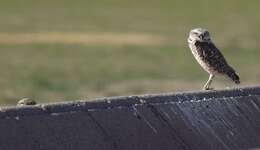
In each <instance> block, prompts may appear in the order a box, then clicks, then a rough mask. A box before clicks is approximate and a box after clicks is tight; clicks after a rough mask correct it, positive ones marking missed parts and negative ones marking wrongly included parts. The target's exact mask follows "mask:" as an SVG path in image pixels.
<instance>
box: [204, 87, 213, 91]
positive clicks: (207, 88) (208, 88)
mask: <svg viewBox="0 0 260 150" xmlns="http://www.w3.org/2000/svg"><path fill="white" fill-rule="evenodd" d="M203 90H206V91H209V90H214V88H210V87H206V88H203Z"/></svg>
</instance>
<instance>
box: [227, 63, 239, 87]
mask: <svg viewBox="0 0 260 150" xmlns="http://www.w3.org/2000/svg"><path fill="white" fill-rule="evenodd" d="M226 75H227V76H228V77H229V78H230V79H231V80H232V81H234V82H235V83H236V84H239V83H240V80H239V76H238V75H237V74H236V72H235V70H234V69H233V68H231V67H229V69H227V71H226Z"/></svg>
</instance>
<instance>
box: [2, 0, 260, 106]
mask: <svg viewBox="0 0 260 150" xmlns="http://www.w3.org/2000/svg"><path fill="white" fill-rule="evenodd" d="M259 10H260V1H256V0H252V1H250V2H247V1H242V0H230V1H224V0H219V1H207V0H197V1H194V2H193V1H186V0H162V1H155V0H152V1H148V0H131V1H130V0H101V1H96V0H86V1H84V0H75V1H71V0H63V1H61V0H56V1H51V0H45V1H35V0H27V1H26V2H25V1H20V0H12V1H3V2H1V5H0V20H1V22H0V52H1V55H0V68H1V73H0V88H1V91H0V99H1V100H0V104H1V105H13V104H15V103H16V102H17V100H19V99H21V98H23V97H32V98H35V99H36V100H37V101H38V102H54V101H63V100H72V99H86V98H87V99H89V98H94V97H102V96H117V95H130V94H147V93H158V92H172V91H185V90H199V89H200V88H201V87H202V85H203V84H204V82H205V81H206V80H207V78H208V75H207V74H206V73H205V72H204V71H203V70H202V69H201V68H200V67H199V65H198V64H197V63H196V62H195V60H194V58H193V57H192V55H191V52H190V50H189V49H188V47H187V42H186V38H187V34H188V32H189V30H190V29H191V28H194V27H198V26H199V27H205V28H208V29H209V30H210V32H211V35H212V36H213V40H214V41H215V43H216V44H217V45H218V47H219V48H220V49H221V50H222V52H223V54H224V55H225V56H226V58H227V60H228V61H229V63H230V64H231V65H232V66H234V68H236V70H237V72H238V73H239V74H240V76H241V80H242V85H252V84H254V85H256V84H258V83H259V82H260V69H258V68H259V67H260V60H259V56H260V51H259V49H260V43H259V39H260V15H259V14H260V11H259ZM213 85H214V86H216V87H217V88H225V87H227V86H230V87H232V86H234V85H233V84H232V83H231V82H230V81H228V80H226V79H224V78H221V77H220V78H217V79H216V80H215V82H213Z"/></svg>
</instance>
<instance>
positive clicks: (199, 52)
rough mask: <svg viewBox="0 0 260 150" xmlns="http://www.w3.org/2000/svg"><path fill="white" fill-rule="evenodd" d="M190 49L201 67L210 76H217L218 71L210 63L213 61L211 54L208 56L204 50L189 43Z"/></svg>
mask: <svg viewBox="0 0 260 150" xmlns="http://www.w3.org/2000/svg"><path fill="white" fill-rule="evenodd" d="M189 47H190V49H191V52H192V54H193V56H194V57H195V59H196V60H197V62H198V63H199V64H200V66H201V67H202V68H203V69H204V70H205V71H207V72H208V73H209V74H216V73H217V71H216V70H215V68H214V67H212V65H211V64H210V63H209V62H210V60H209V59H211V58H210V54H207V52H206V51H204V50H203V49H202V48H198V47H197V46H196V45H195V44H192V43H189Z"/></svg>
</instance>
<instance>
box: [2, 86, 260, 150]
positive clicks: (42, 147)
mask: <svg viewBox="0 0 260 150" xmlns="http://www.w3.org/2000/svg"><path fill="white" fill-rule="evenodd" d="M257 148H260V87H254V88H243V89H231V90H224V91H211V92H191V93H179V94H162V95H147V96H132V97H117V98H107V99H99V100H96V101H94V102H87V101H78V102H70V103H59V104H47V105H37V106H25V107H9V108H1V109H0V150H18V149H19V150H204V149H205V150H238V149H257Z"/></svg>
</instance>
